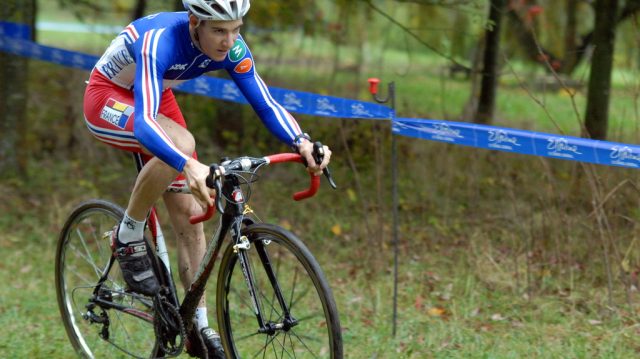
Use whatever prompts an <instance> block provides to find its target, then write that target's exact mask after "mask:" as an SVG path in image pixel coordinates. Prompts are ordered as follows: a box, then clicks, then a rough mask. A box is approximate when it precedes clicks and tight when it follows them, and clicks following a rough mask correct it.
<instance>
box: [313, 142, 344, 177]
mask: <svg viewBox="0 0 640 359" xmlns="http://www.w3.org/2000/svg"><path fill="white" fill-rule="evenodd" d="M311 155H312V156H313V159H314V160H315V161H316V164H318V165H319V164H321V163H322V160H324V145H323V144H322V142H320V141H318V142H315V143H314V144H313V153H312V154H311ZM322 173H323V174H324V176H325V177H326V178H327V181H329V185H330V186H331V188H333V189H337V188H338V186H337V185H336V182H335V181H334V180H333V176H331V171H330V170H329V167H328V166H327V167H325V168H323V169H322Z"/></svg>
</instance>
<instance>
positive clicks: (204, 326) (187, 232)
mask: <svg viewBox="0 0 640 359" xmlns="http://www.w3.org/2000/svg"><path fill="white" fill-rule="evenodd" d="M163 198H164V203H165V205H166V206H167V212H168V214H169V218H171V224H172V225H173V229H174V232H175V234H176V240H177V244H178V271H179V274H180V280H181V281H182V285H183V286H184V288H185V290H186V289H188V288H189V286H190V285H191V283H192V282H193V278H194V277H195V274H196V272H197V271H198V268H199V267H200V262H201V261H202V257H204V253H205V250H206V238H205V235H204V228H203V227H204V226H203V225H202V223H198V224H195V225H193V224H191V223H189V217H191V216H193V215H196V214H200V213H202V211H203V209H202V208H201V207H200V205H199V204H198V203H197V202H196V200H195V198H193V196H192V195H187V194H180V193H165V194H164V196H163ZM206 308H207V307H206V302H205V296H204V294H203V296H202V298H201V299H200V303H199V304H198V308H197V309H196V318H195V321H196V327H197V328H198V332H199V333H200V334H201V335H202V337H203V340H204V341H205V344H206V346H207V351H208V353H209V358H214V359H216V358H224V350H223V349H222V343H221V342H220V336H219V335H218V334H217V333H216V332H215V331H214V330H213V329H211V328H209V321H208V318H207V309H206Z"/></svg>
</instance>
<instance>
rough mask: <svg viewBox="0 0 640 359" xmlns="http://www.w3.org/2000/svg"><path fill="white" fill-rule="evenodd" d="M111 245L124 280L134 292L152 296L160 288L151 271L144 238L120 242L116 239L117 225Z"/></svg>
mask: <svg viewBox="0 0 640 359" xmlns="http://www.w3.org/2000/svg"><path fill="white" fill-rule="evenodd" d="M111 245H112V248H114V254H115V256H116V259H117V260H118V263H120V270H121V271H122V276H123V277H124V281H125V282H126V283H127V285H128V286H129V288H130V289H131V290H133V291H134V292H137V293H140V294H143V295H148V296H152V295H155V294H156V293H158V290H160V284H159V283H158V279H157V278H156V276H155V274H154V273H153V269H152V266H151V259H150V258H149V255H148V252H147V243H146V242H145V241H144V240H141V241H136V242H131V243H126V244H125V243H121V242H120V241H119V240H118V227H116V228H115V229H114V230H113V234H112V235H111Z"/></svg>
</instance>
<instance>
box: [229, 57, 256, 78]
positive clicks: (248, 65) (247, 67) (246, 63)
mask: <svg viewBox="0 0 640 359" xmlns="http://www.w3.org/2000/svg"><path fill="white" fill-rule="evenodd" d="M252 68H253V61H251V59H249V58H246V59H244V60H242V61H241V62H240V63H239V64H238V65H237V66H236V68H235V69H233V70H234V71H235V72H236V73H239V74H246V73H247V72H249V71H251V69H252Z"/></svg>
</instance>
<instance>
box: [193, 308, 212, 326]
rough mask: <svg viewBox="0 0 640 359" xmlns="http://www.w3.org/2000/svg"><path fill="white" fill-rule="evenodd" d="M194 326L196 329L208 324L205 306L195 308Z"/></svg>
mask: <svg viewBox="0 0 640 359" xmlns="http://www.w3.org/2000/svg"><path fill="white" fill-rule="evenodd" d="M196 326H197V327H198V331H200V330H202V328H206V327H208V326H209V320H208V319H207V307H198V308H196Z"/></svg>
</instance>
